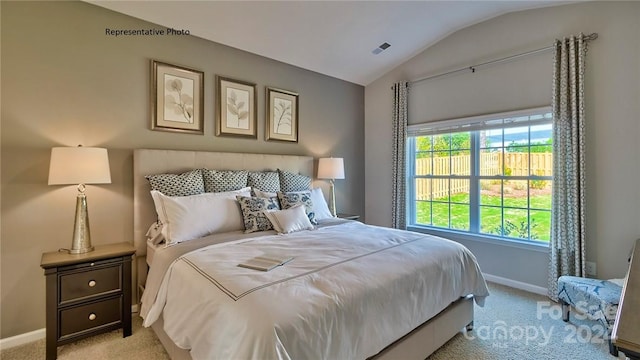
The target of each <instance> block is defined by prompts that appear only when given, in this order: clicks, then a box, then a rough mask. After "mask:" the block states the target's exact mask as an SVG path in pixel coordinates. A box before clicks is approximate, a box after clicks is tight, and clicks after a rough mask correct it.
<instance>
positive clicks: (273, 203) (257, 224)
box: [236, 195, 280, 233]
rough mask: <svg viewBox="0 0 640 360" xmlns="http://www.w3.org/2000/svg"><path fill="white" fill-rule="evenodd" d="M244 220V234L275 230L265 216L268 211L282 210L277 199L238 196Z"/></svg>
mask: <svg viewBox="0 0 640 360" xmlns="http://www.w3.org/2000/svg"><path fill="white" fill-rule="evenodd" d="M236 199H237V200H238V203H239V204H240V209H241V210H242V218H243V220H244V232H245V233H252V232H256V231H267V230H271V229H273V225H271V222H270V221H269V219H268V218H267V216H266V215H265V211H266V210H280V205H279V204H278V200H277V199H276V198H259V197H251V196H240V195H238V196H236Z"/></svg>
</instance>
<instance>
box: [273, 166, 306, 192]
mask: <svg viewBox="0 0 640 360" xmlns="http://www.w3.org/2000/svg"><path fill="white" fill-rule="evenodd" d="M278 178H279V180H280V191H283V192H292V191H304V190H309V189H311V178H310V177H308V176H306V175H300V174H294V173H292V172H289V171H284V170H280V169H278Z"/></svg>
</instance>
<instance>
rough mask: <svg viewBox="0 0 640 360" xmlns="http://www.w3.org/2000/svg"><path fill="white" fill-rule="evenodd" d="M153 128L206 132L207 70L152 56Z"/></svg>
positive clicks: (201, 133) (196, 132)
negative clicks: (205, 96)
mask: <svg viewBox="0 0 640 360" xmlns="http://www.w3.org/2000/svg"><path fill="white" fill-rule="evenodd" d="M151 73H152V74H151V79H152V80H151V99H152V100H151V130H159V131H172V132H180V133H186V134H198V135H204V72H202V71H199V70H194V69H190V68H187V67H184V66H179V65H173V64H169V63H165V62H161V61H157V60H151Z"/></svg>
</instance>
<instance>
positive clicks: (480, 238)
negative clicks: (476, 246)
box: [407, 225, 549, 253]
mask: <svg viewBox="0 0 640 360" xmlns="http://www.w3.org/2000/svg"><path fill="white" fill-rule="evenodd" d="M407 230H409V231H415V232H419V233H423V234H429V235H434V236H440V237H443V238H447V239H450V240H454V241H458V240H464V241H476V242H483V243H487V244H492V245H499V246H509V247H514V248H518V249H524V250H529V251H535V252H542V253H548V252H549V244H548V243H535V242H529V241H520V240H506V239H501V238H495V237H492V236H487V235H481V234H470V233H466V232H461V231H455V230H445V229H434V228H428V227H424V226H418V225H409V226H407Z"/></svg>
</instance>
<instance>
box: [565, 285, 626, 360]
mask: <svg viewBox="0 0 640 360" xmlns="http://www.w3.org/2000/svg"><path fill="white" fill-rule="evenodd" d="M621 293H622V287H621V286H620V285H618V284H615V283H613V282H611V281H608V280H598V279H589V278H583V277H577V276H561V277H560V278H559V279H558V299H559V300H560V303H561V304H562V320H564V321H569V309H570V306H573V308H574V309H576V310H578V311H579V312H580V313H581V314H583V315H585V316H586V317H587V318H589V319H592V320H599V321H600V322H601V323H602V325H603V326H604V327H605V329H606V331H607V332H606V334H607V339H608V341H609V353H610V354H611V355H613V356H615V357H617V356H618V349H617V348H616V347H615V345H613V344H612V343H611V331H612V330H613V324H614V323H615V321H616V312H617V311H618V302H619V301H620V294H621Z"/></svg>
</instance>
